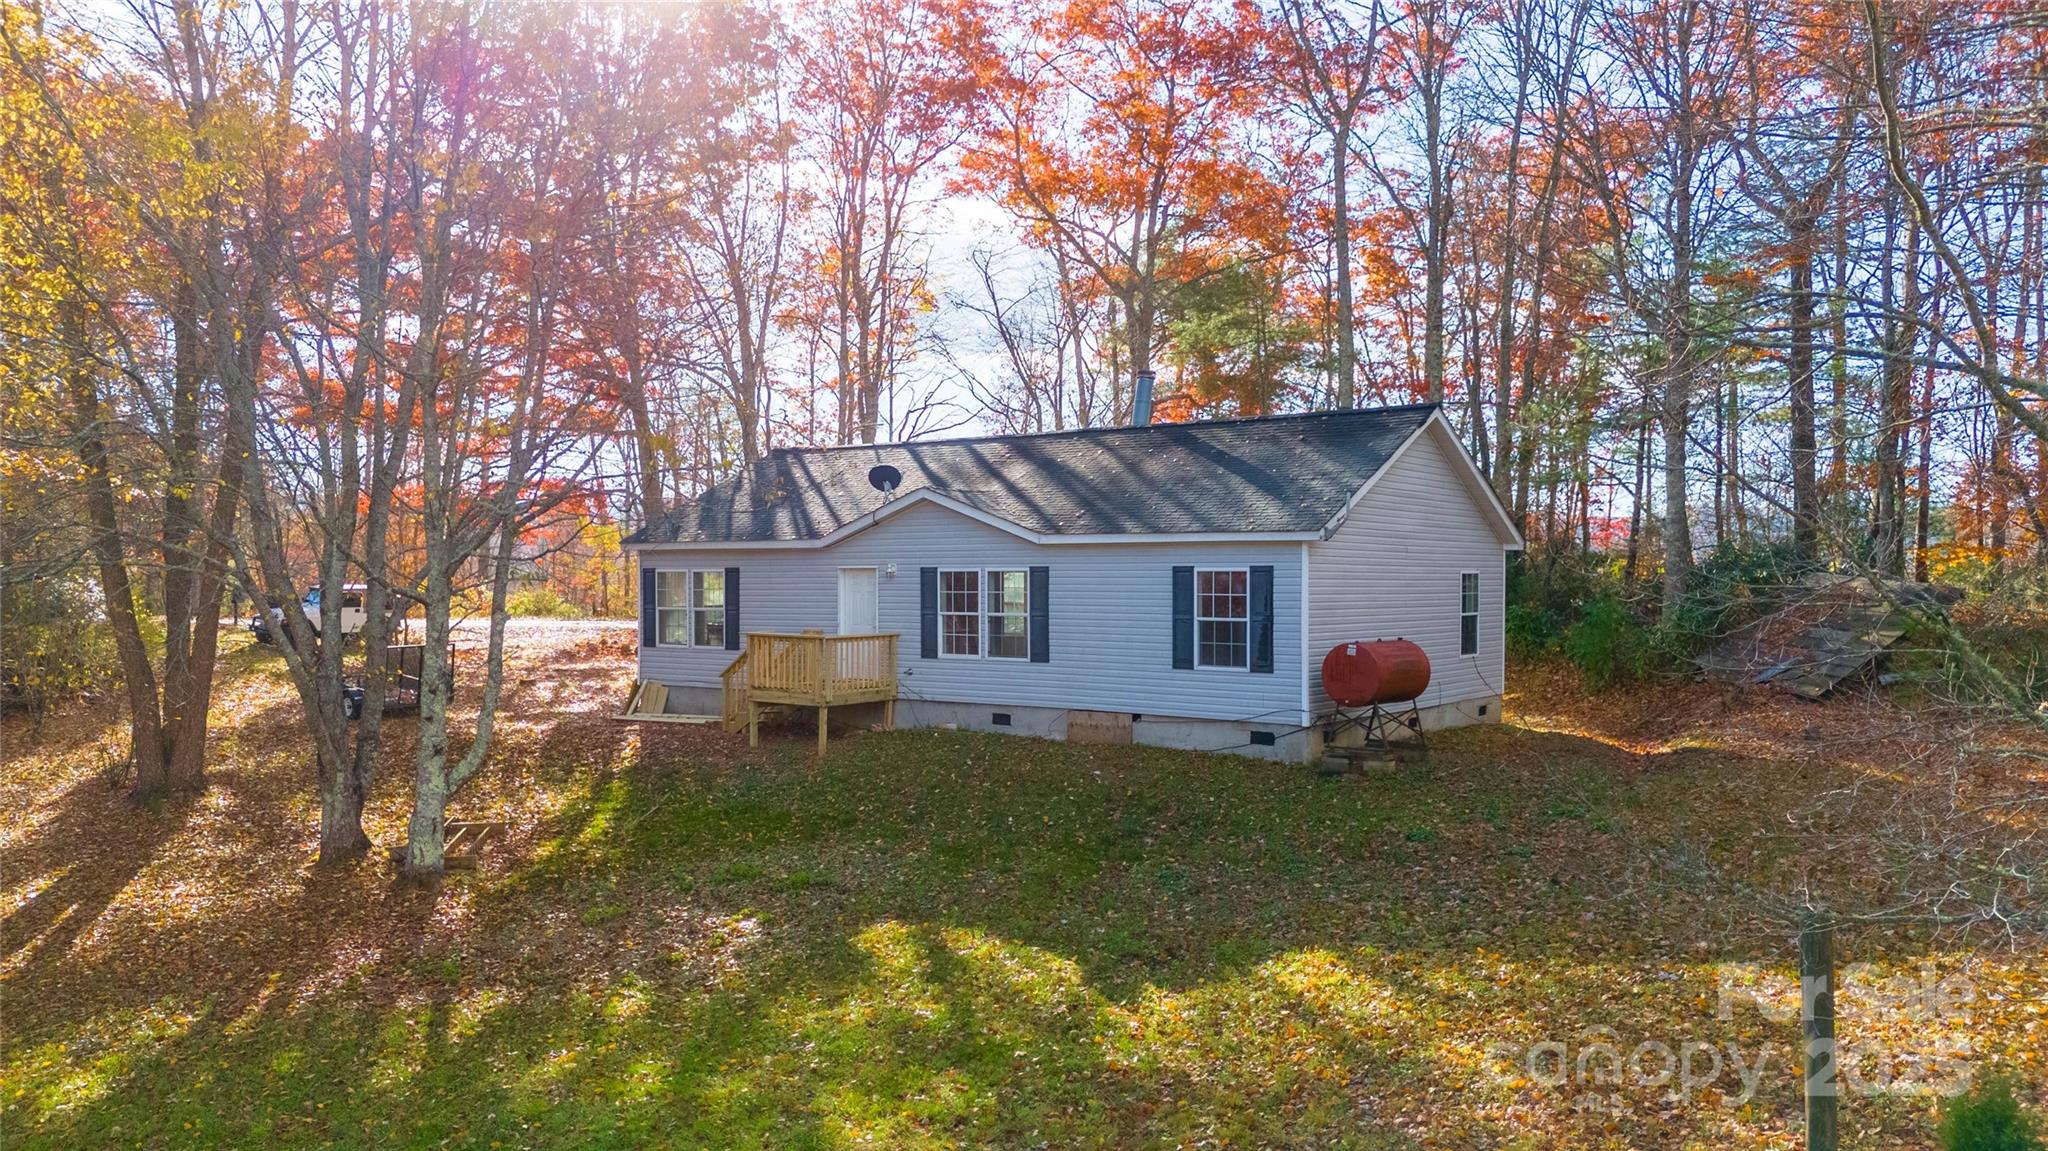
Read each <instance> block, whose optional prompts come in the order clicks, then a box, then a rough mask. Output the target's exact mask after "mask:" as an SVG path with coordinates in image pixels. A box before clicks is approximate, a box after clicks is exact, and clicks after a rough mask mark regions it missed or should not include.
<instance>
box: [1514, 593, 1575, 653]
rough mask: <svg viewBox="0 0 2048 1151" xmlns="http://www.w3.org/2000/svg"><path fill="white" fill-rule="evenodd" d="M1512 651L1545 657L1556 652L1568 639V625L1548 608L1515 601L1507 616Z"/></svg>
mask: <svg viewBox="0 0 2048 1151" xmlns="http://www.w3.org/2000/svg"><path fill="white" fill-rule="evenodd" d="M1507 637H1508V654H1509V655H1511V656H1514V657H1515V658H1516V659H1541V658H1542V657H1544V656H1547V655H1552V654H1555V653H1556V651H1557V647H1558V644H1560V643H1562V642H1564V626H1563V624H1562V623H1561V622H1560V621H1559V620H1558V618H1557V616H1556V615H1555V614H1553V613H1552V612H1551V611H1550V610H1549V609H1548V608H1543V607H1539V606H1537V605H1535V604H1526V603H1511V604H1509V605H1508V618H1507Z"/></svg>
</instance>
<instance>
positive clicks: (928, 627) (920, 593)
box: [917, 568, 939, 659]
mask: <svg viewBox="0 0 2048 1151" xmlns="http://www.w3.org/2000/svg"><path fill="white" fill-rule="evenodd" d="M917 627H918V639H917V657H918V658H919V659H937V658H939V569H937V568H919V569H917Z"/></svg>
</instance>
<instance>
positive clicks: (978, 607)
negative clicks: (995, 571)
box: [938, 568, 988, 659]
mask: <svg viewBox="0 0 2048 1151" xmlns="http://www.w3.org/2000/svg"><path fill="white" fill-rule="evenodd" d="M949 575H971V576H973V577H974V610H973V611H972V612H964V611H947V610H946V577H947V576H949ZM938 593H939V602H938V609H939V621H938V622H939V658H940V659H982V658H984V654H985V653H986V652H987V651H988V637H987V636H985V635H983V634H982V630H983V628H984V627H985V626H986V625H985V624H984V623H983V614H984V609H986V607H987V606H988V573H987V572H984V571H983V570H981V569H980V568H940V569H939V586H938ZM970 615H971V616H972V617H973V618H974V630H973V632H971V633H969V634H972V635H973V636H974V650H973V651H971V652H958V651H954V652H949V651H947V650H946V635H947V632H946V618H947V617H948V616H951V617H952V618H954V619H959V618H961V617H963V616H970Z"/></svg>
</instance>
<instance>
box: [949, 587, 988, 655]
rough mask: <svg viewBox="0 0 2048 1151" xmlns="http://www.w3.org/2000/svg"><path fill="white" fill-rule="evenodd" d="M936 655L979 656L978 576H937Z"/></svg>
mask: <svg viewBox="0 0 2048 1151" xmlns="http://www.w3.org/2000/svg"><path fill="white" fill-rule="evenodd" d="M939 654H940V655H956V656H978V655H980V654H981V573H980V572H978V571H952V570H943V571H941V572H939Z"/></svg>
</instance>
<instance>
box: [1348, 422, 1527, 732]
mask: <svg viewBox="0 0 2048 1151" xmlns="http://www.w3.org/2000/svg"><path fill="white" fill-rule="evenodd" d="M1446 451H1447V449H1446V448H1445V446H1444V445H1443V443H1442V442H1441V440H1440V439H1439V438H1438V436H1437V433H1436V431H1435V430H1434V429H1431V430H1426V431H1424V432H1423V434H1422V435H1421V436H1420V437H1419V438H1418V439H1416V441H1415V442H1414V443H1413V444H1411V445H1410V446H1409V448H1408V450H1407V451H1406V452H1405V453H1403V454H1402V455H1401V457H1400V458H1399V459H1397V460H1395V461H1394V462H1393V463H1391V464H1389V465H1388V469H1387V471H1385V472H1384V473H1382V475H1381V476H1380V478H1379V481H1378V482H1377V483H1375V484H1374V485H1373V486H1372V489H1371V490H1370V491H1368V492H1366V494H1365V496H1364V498H1363V499H1361V500H1359V502H1358V504H1357V505H1356V506H1355V507H1354V508H1352V510H1351V515H1350V516H1349V517H1348V518H1347V519H1346V520H1345V521H1344V524H1343V525H1342V526H1341V527H1339V528H1338V529H1337V531H1336V533H1335V534H1333V535H1332V536H1331V537H1330V538H1329V539H1327V540H1323V541H1320V542H1317V543H1311V544H1310V545H1308V552H1309V559H1308V572H1309V576H1308V583H1309V590H1308V602H1309V625H1308V632H1309V656H1308V658H1309V661H1310V669H1309V696H1310V701H1311V707H1312V708H1313V709H1314V710H1315V712H1316V714H1318V715H1320V714H1324V713H1326V712H1327V711H1328V710H1329V709H1330V697H1329V696H1328V695H1326V694H1324V692H1323V685H1322V676H1321V674H1320V671H1321V667H1322V660H1323V656H1324V654H1325V653H1327V652H1328V651H1329V650H1330V649H1331V648H1333V647H1335V646H1337V645H1338V644H1340V643H1348V642H1350V641H1352V640H1361V639H1362V640H1372V639H1397V638H1398V639H1406V640H1411V641H1413V642H1414V643H1416V644H1417V645H1419V646H1420V647H1421V648H1422V650H1423V651H1424V652H1426V653H1427V654H1428V655H1429V664H1430V677H1429V690H1428V692H1426V693H1425V694H1424V695H1423V697H1422V699H1421V700H1420V701H1419V702H1420V703H1421V705H1422V706H1423V707H1434V706H1437V705H1440V704H1451V703H1459V702H1462V701H1465V700H1480V699H1490V698H1492V697H1495V696H1498V695H1500V694H1501V692H1502V688H1503V685H1504V684H1505V682H1506V679H1505V677H1504V670H1505V664H1504V661H1503V659H1502V648H1503V646H1504V636H1503V627H1504V624H1505V618H1506V616H1505V611H1506V598H1507V552H1506V549H1505V547H1504V546H1503V544H1502V542H1501V539H1500V537H1499V536H1498V535H1496V534H1495V533H1494V530H1493V527H1492V526H1491V523H1490V521H1489V518H1488V515H1487V513H1486V511H1485V509H1484V508H1483V506H1482V505H1481V504H1480V502H1479V500H1478V499H1477V498H1475V497H1474V496H1473V495H1472V493H1471V492H1470V490H1469V489H1467V488H1466V486H1465V484H1464V482H1463V481H1462V480H1461V479H1460V478H1459V475H1458V472H1457V471H1456V470H1454V462H1453V461H1452V460H1451V459H1450V458H1449V457H1448V456H1447V455H1446ZM1455 466H1456V467H1462V465H1455ZM1468 571H1469V572H1477V573H1479V654H1477V655H1475V656H1466V655H1460V654H1459V652H1458V614H1459V612H1458V608H1459V593H1460V584H1459V576H1460V575H1461V574H1462V573H1464V572H1468Z"/></svg>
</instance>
